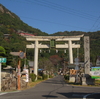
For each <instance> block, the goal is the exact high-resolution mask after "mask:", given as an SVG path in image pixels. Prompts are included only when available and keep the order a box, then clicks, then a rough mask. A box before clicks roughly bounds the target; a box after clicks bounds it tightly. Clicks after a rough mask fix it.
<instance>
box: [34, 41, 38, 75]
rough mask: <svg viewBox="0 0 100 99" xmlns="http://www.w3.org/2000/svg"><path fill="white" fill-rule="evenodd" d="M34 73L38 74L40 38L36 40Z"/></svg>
mask: <svg viewBox="0 0 100 99" xmlns="http://www.w3.org/2000/svg"><path fill="white" fill-rule="evenodd" d="M34 74H36V75H38V40H36V41H35V48H34Z"/></svg>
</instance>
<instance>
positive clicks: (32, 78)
mask: <svg viewBox="0 0 100 99" xmlns="http://www.w3.org/2000/svg"><path fill="white" fill-rule="evenodd" d="M29 76H30V78H31V80H32V82H34V81H35V79H36V75H35V74H33V73H31V74H29Z"/></svg>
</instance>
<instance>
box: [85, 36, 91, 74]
mask: <svg viewBox="0 0 100 99" xmlns="http://www.w3.org/2000/svg"><path fill="white" fill-rule="evenodd" d="M84 62H85V75H89V74H90V41H89V36H84Z"/></svg>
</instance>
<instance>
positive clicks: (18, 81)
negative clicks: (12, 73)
mask: <svg viewBox="0 0 100 99" xmlns="http://www.w3.org/2000/svg"><path fill="white" fill-rule="evenodd" d="M20 64H21V60H19V62H18V80H17V84H18V90H20V87H21V82H20Z"/></svg>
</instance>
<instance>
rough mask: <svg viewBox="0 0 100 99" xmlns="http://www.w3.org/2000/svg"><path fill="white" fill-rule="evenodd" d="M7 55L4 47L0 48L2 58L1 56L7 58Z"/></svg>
mask: <svg viewBox="0 0 100 99" xmlns="http://www.w3.org/2000/svg"><path fill="white" fill-rule="evenodd" d="M5 54H6V51H5V49H4V48H3V47H2V46H0V56H1V57H2V56H5Z"/></svg>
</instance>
